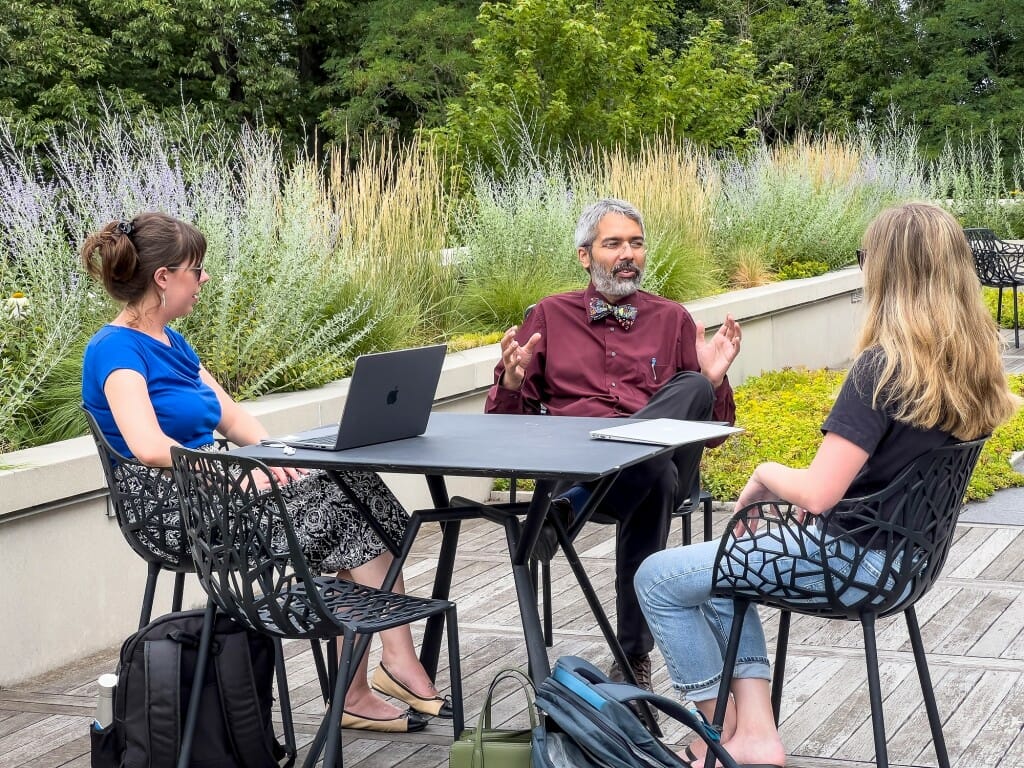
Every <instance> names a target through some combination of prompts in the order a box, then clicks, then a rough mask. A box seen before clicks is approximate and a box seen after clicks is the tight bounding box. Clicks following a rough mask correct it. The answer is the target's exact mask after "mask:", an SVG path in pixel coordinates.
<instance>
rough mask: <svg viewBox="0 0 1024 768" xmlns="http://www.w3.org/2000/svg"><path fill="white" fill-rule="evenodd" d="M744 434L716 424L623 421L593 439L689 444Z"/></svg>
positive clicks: (593, 434)
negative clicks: (738, 433)
mask: <svg viewBox="0 0 1024 768" xmlns="http://www.w3.org/2000/svg"><path fill="white" fill-rule="evenodd" d="M742 431H743V430H742V429H741V428H740V427H730V426H727V425H725V424H716V423H715V422H713V421H682V420H680V419H644V420H641V419H623V423H622V425H620V426H617V427H605V428H604V429H594V430H591V432H590V437H591V438H593V439H594V440H619V441H621V442H625V443H648V444H650V445H686V444H687V443H699V442H704V441H706V440H714V439H715V438H718V437H725V436H726V435H732V434H735V433H736V432H742Z"/></svg>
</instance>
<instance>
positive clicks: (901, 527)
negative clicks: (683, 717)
mask: <svg viewBox="0 0 1024 768" xmlns="http://www.w3.org/2000/svg"><path fill="white" fill-rule="evenodd" d="M986 439H987V438H983V439H980V440H974V441H972V442H965V443H958V444H954V445H949V446H945V447H942V448H938V449H936V450H933V451H930V452H929V453H927V454H925V455H924V456H922V457H920V458H918V459H917V460H916V461H914V462H913V463H912V464H911V465H910V466H909V467H907V469H905V470H904V471H903V472H901V473H900V475H899V476H898V477H897V478H896V479H895V480H893V481H892V482H891V483H890V484H889V485H888V486H887V487H886V488H884V489H882V490H881V491H879V492H877V493H875V494H872V495H870V496H864V497H861V498H849V499H843V500H842V501H840V502H839V504H837V505H836V506H835V508H833V509H832V510H831V512H829V513H828V515H827V516H825V517H824V518H822V519H817V518H811V517H810V516H808V517H807V519H806V520H805V522H804V523H803V524H800V523H798V522H797V519H796V517H795V516H794V509H793V507H792V506H791V505H789V504H787V503H784V502H761V503H759V504H752V505H750V506H748V507H745V508H744V509H742V510H740V511H739V512H738V513H737V514H735V515H733V517H732V519H731V520H730V523H729V525H728V527H727V528H726V532H725V535H724V536H723V537H722V539H721V543H720V544H719V548H718V555H717V558H716V562H715V571H714V586H713V594H714V595H715V596H717V597H727V598H732V599H733V600H734V601H735V606H736V610H735V616H736V619H735V620H734V621H733V624H732V630H731V633H730V637H729V645H728V648H727V650H726V654H725V666H724V669H723V673H722V683H721V686H720V688H719V693H718V701H717V706H716V712H715V723H716V724H717V725H719V726H720V725H721V724H722V722H723V719H724V717H725V707H726V703H727V701H728V697H729V686H730V684H731V682H732V675H733V669H734V668H735V665H736V656H737V651H738V647H739V640H740V632H741V630H742V626H743V618H744V617H745V615H746V611H747V607H748V606H749V605H750V604H752V603H754V604H758V605H767V606H772V607H775V608H779V609H780V610H781V611H782V615H781V616H780V618H779V634H778V641H777V643H776V657H775V671H774V677H773V681H772V707H773V709H774V712H775V721H776V723H778V719H779V707H780V704H781V701H782V684H783V677H784V676H785V669H786V646H787V644H788V640H789V626H790V618H791V614H793V613H802V614H807V615H812V616H820V617H823V618H829V619H841V620H846V621H859V622H860V623H861V625H862V627H863V632H864V651H865V656H866V660H867V676H868V689H869V694H870V701H871V719H872V726H873V730H874V740H875V761H876V763H877V765H878V766H879V768H885V766H888V764H889V762H888V755H887V751H886V739H885V723H884V719H883V713H882V693H881V685H880V682H879V674H878V652H877V648H876V645H875V619H876V618H877V617H880V616H882V617H884V616H889V615H893V614H896V613H903V615H904V617H905V619H906V622H907V630H908V632H909V634H910V643H911V646H912V647H913V650H914V661H915V662H916V665H917V674H918V678H919V679H920V682H921V690H922V692H923V696H924V703H925V709H926V710H927V713H928V722H929V725H930V726H931V732H932V739H933V741H934V743H935V752H936V754H937V755H938V761H939V766H940V768H949V757H948V755H947V752H946V744H945V740H944V738H943V735H942V720H941V718H940V717H939V712H938V708H937V707H936V704H935V693H934V691H933V690H932V683H931V677H930V675H929V673H928V662H927V659H926V657H925V651H924V644H923V642H922V640H921V630H920V627H919V625H918V621H917V614H916V612H915V610H914V604H915V603H916V602H917V600H918V599H920V598H921V596H922V595H924V594H925V593H926V592H928V590H929V589H931V587H932V586H933V585H934V584H935V582H936V580H937V579H938V577H939V573H940V571H941V570H942V567H943V565H944V564H945V562H946V556H947V555H948V554H949V548H950V546H951V544H952V542H953V535H954V532H955V530H956V522H957V518H958V516H959V514H960V510H961V508H962V506H963V499H964V493H965V491H966V489H967V483H968V481H969V480H970V477H971V472H972V471H973V470H974V465H975V463H976V462H977V460H978V454H979V453H980V452H981V448H982V446H983V445H984V443H985V440H986ZM753 519H757V521H758V525H757V529H756V541H757V542H765V543H766V544H768V546H765V547H764V550H767V551H769V552H772V553H778V552H780V551H781V553H782V554H778V555H772V556H766V557H764V558H758V557H753V558H752V557H751V553H752V552H755V553H756V551H757V549H753V550H752V549H751V546H750V545H751V540H750V539H749V538H748V539H746V541H745V543H744V546H743V547H742V548H741V547H737V546H736V543H737V539H738V537H743V536H744V533H743V532H744V530H745V526H744V522H745V521H747V520H753ZM821 520H823V522H824V524H825V525H819V521H821ZM839 521H841V523H842V531H843V532H841V533H840V532H837V530H836V529H835V527H833V528H831V529H829V534H830V535H831V536H834V537H836V538H839V539H843V538H848V539H850V540H852V541H855V542H860V544H861V549H860V550H858V554H857V555H856V556H855V557H853V558H852V559H846V558H844V557H842V556H840V555H837V554H835V552H834V548H827V547H826V546H825V538H826V536H825V526H826V525H828V524H829V523H833V524H834V526H835V525H838V524H839ZM784 529H787V530H788V532H789V535H785V536H784V535H783V531H784ZM794 531H795V532H796V533H795V535H794V533H793V532H794ZM808 548H811V549H814V548H820V549H819V550H818V555H817V556H816V557H813V558H811V557H808V555H807V552H808ZM864 548H868V549H876V550H881V551H883V552H885V554H886V557H885V563H884V567H883V568H882V569H881V570H882V573H881V575H880V576H879V577H878V578H877V579H873V578H868V577H867V576H865V575H863V574H860V575H858V571H859V570H860V566H861V563H862V560H863V557H862V556H861V555H860V552H862V551H863V549H864ZM829 551H832V555H831V556H830V555H829V554H828V552H829ZM794 561H799V563H800V567H801V569H800V571H799V575H797V574H796V573H795V569H794V568H793V567H792V564H793V562H794ZM762 579H763V581H761V583H760V585H759V586H758V587H756V588H755V587H752V586H750V583H751V581H754V582H755V583H756V582H758V581H760V580H762ZM812 580H813V582H814V584H813V585H812V586H809V584H811V582H812ZM817 583H820V584H821V586H820V587H818V586H817Z"/></svg>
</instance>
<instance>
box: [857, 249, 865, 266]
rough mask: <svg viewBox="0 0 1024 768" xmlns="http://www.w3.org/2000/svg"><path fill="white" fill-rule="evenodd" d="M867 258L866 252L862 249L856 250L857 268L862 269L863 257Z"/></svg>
mask: <svg viewBox="0 0 1024 768" xmlns="http://www.w3.org/2000/svg"><path fill="white" fill-rule="evenodd" d="M865 256H867V252H866V251H865V250H864V249H863V248H858V249H857V266H858V267H860V268H861V269H864V257H865Z"/></svg>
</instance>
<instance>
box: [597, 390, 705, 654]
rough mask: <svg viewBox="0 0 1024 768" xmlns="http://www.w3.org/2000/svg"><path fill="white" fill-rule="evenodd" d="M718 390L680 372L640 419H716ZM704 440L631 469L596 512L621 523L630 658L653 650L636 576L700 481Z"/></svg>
mask: <svg viewBox="0 0 1024 768" xmlns="http://www.w3.org/2000/svg"><path fill="white" fill-rule="evenodd" d="M714 404H715V393H714V390H713V388H712V386H711V382H709V381H708V380H707V379H706V378H704V376H702V375H701V374H699V373H695V372H693V371H681V372H679V373H677V374H676V375H675V376H673V377H672V378H671V379H669V381H668V382H667V383H666V384H665V386H663V387H662V388H661V389H659V390H658V391H657V392H655V393H654V396H653V397H652V398H651V400H650V402H648V403H647V405H646V406H644V407H643V408H641V409H640V410H639V411H637V412H636V413H635V414H634V415H633V417H634V418H638V419H659V418H663V419H690V420H706V419H710V418H711V413H712V409H713V408H714ZM703 450H704V444H703V443H696V444H693V445H684V446H681V447H679V448H677V449H676V450H675V452H674V453H667V454H665V455H663V456H659V457H657V458H655V459H651V460H650V461H645V462H643V463H641V464H636V465H634V466H632V467H627V468H626V469H624V470H623V471H622V474H620V475H619V477H618V479H617V480H616V481H615V482H614V483H613V484H612V486H611V488H609V489H608V493H607V494H606V495H605V497H604V500H603V501H602V502H601V506H600V507H599V508H598V510H597V516H598V517H599V518H613V519H614V520H616V521H617V522H618V537H617V540H616V547H615V606H616V615H617V621H616V624H617V635H618V639H619V643H620V644H621V645H622V650H623V651H625V653H626V655H627V656H642V655H643V654H646V653H650V651H651V649H653V648H654V638H653V637H652V636H651V631H650V629H648V627H647V621H646V620H645V619H644V615H643V612H642V611H641V610H640V602H639V600H638V599H637V596H636V592H635V591H634V589H633V577H634V576H635V575H636V572H637V569H639V568H640V564H641V563H642V562H643V561H644V560H645V559H646V558H647V556H648V555H652V554H654V553H655V552H660V551H661V550H663V549H664V548H665V545H666V544H667V543H668V532H669V527H670V526H671V523H672V513H673V512H674V511H675V510H676V508H677V507H678V505H679V504H680V503H681V502H682V500H683V499H685V498H687V496H688V495H689V493H690V490H691V489H692V488H693V485H694V482H695V481H696V479H697V473H698V471H699V469H700V457H701V453H702V452H703Z"/></svg>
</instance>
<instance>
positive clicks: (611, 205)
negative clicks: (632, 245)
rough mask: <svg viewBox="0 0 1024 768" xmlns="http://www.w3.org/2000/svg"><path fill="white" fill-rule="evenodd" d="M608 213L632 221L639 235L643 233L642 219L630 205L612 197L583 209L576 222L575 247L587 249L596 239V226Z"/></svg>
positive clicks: (638, 212)
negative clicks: (635, 224) (638, 228)
mask: <svg viewBox="0 0 1024 768" xmlns="http://www.w3.org/2000/svg"><path fill="white" fill-rule="evenodd" d="M609 213H618V214H621V215H623V216H625V217H626V218H627V219H632V220H633V221H635V222H636V223H637V224H639V225H640V232H641V234H646V233H645V232H644V217H643V216H641V215H640V211H638V210H637V209H636V207H634V205H633V204H632V203H628V202H626V201H625V200H619V199H617V198H614V197H605V198H602V199H601V200H598V201H597V202H596V203H591V204H590V205H588V206H587V207H586V208H584V209H583V213H581V214H580V218H579V221H577V222H576V247H577V248H589V247H590V246H591V245H593V243H594V238H596V237H597V225H598V224H599V223H600V222H601V219H603V218H604V217H605V216H607V215H608V214H609Z"/></svg>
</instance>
